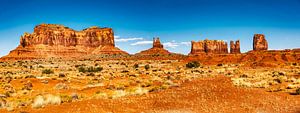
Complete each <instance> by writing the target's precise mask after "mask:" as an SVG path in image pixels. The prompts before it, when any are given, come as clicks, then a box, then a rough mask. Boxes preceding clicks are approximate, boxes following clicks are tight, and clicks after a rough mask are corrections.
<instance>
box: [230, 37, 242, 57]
mask: <svg viewBox="0 0 300 113" xmlns="http://www.w3.org/2000/svg"><path fill="white" fill-rule="evenodd" d="M230 53H231V54H239V53H241V50H240V40H237V41H235V42H234V41H230Z"/></svg>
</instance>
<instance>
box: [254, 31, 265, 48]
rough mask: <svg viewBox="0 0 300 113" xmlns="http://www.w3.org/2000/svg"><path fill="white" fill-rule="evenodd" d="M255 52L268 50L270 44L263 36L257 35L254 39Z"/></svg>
mask: <svg viewBox="0 0 300 113" xmlns="http://www.w3.org/2000/svg"><path fill="white" fill-rule="evenodd" d="M253 50H254V51H261V50H268V42H267V40H266V39H265V35H263V34H255V35H254V37H253Z"/></svg>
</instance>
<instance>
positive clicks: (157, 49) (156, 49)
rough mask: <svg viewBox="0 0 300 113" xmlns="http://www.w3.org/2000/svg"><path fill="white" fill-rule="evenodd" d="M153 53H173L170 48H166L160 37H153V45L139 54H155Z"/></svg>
mask: <svg viewBox="0 0 300 113" xmlns="http://www.w3.org/2000/svg"><path fill="white" fill-rule="evenodd" d="M153 54H160V55H168V54H171V53H170V52H169V51H168V50H166V49H164V46H163V45H162V44H161V43H160V40H159V38H153V47H152V48H150V49H148V50H144V51H141V52H140V53H138V55H153Z"/></svg>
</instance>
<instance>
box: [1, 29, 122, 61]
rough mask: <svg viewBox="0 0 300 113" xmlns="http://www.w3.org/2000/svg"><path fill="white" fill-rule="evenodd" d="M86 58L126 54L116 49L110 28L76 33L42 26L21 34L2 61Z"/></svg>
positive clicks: (71, 30)
mask: <svg viewBox="0 0 300 113" xmlns="http://www.w3.org/2000/svg"><path fill="white" fill-rule="evenodd" d="M87 54H127V53H126V52H124V51H122V50H120V49H119V48H117V47H115V43H114V33H113V30H112V29H111V28H99V27H90V28H87V29H84V30H82V31H75V30H73V29H70V28H68V27H64V26H62V25H55V24H41V25H38V26H36V27H35V28H34V32H33V33H32V34H29V33H24V35H23V36H21V39H20V45H19V46H18V47H17V48H16V49H15V50H13V51H11V52H10V53H9V55H7V56H5V58H16V59H18V58H20V59H22V58H46V57H77V56H82V55H87Z"/></svg>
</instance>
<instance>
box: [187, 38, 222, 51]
mask: <svg viewBox="0 0 300 113" xmlns="http://www.w3.org/2000/svg"><path fill="white" fill-rule="evenodd" d="M203 53H213V54H227V53H228V47H227V42H224V41H222V40H208V39H205V40H201V41H199V42H195V41H192V48H191V52H190V54H191V55H195V54H203Z"/></svg>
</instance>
